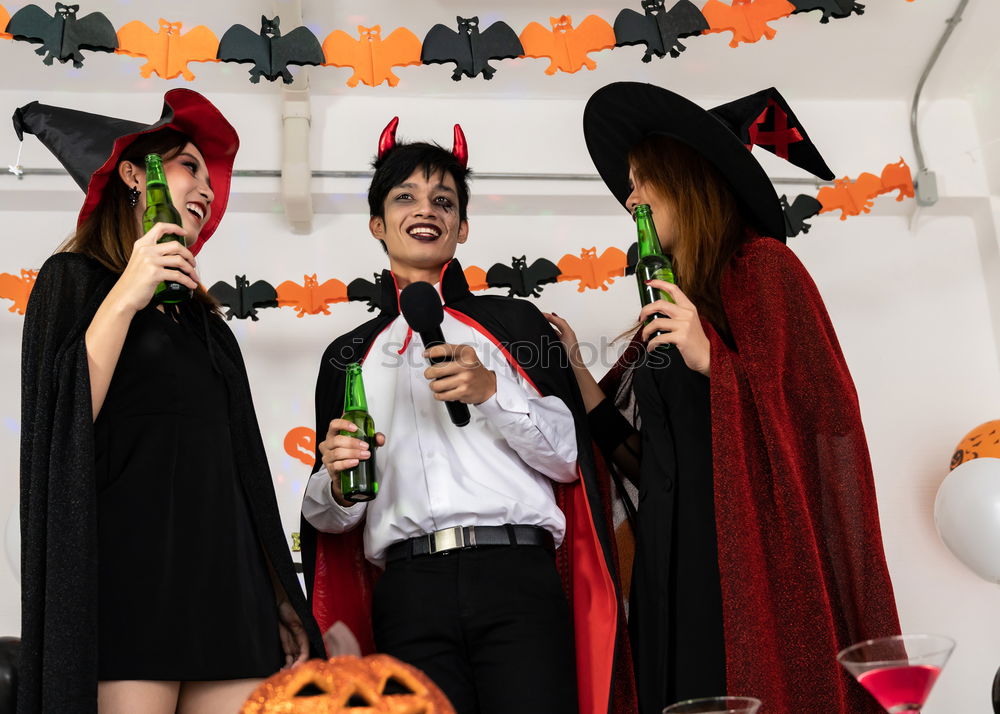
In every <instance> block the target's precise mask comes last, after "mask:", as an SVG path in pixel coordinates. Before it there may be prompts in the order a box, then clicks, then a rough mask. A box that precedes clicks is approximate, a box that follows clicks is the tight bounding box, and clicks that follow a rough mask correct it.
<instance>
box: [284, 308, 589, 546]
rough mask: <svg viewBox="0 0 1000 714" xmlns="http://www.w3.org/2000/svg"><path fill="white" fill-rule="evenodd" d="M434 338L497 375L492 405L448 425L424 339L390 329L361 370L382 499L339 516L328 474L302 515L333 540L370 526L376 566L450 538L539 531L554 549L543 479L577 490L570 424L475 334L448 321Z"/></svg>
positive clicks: (557, 528)
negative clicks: (405, 546) (487, 531)
mask: <svg viewBox="0 0 1000 714" xmlns="http://www.w3.org/2000/svg"><path fill="white" fill-rule="evenodd" d="M441 330H442V332H443V334H444V338H445V341H446V342H448V343H450V344H468V345H472V346H473V347H474V348H475V350H476V354H477V355H478V356H479V360H480V362H482V363H483V365H484V366H485V367H486V368H487V369H490V370H492V371H493V372H494V373H495V374H496V381H497V391H496V394H494V395H493V396H492V397H490V398H489V399H487V400H486V401H485V402H483V403H482V404H480V405H478V406H473V405H470V406H469V411H470V414H471V417H472V418H471V421H470V422H469V424H467V425H466V426H464V427H457V426H455V425H453V424H452V423H451V420H450V418H449V416H448V411H447V409H446V407H445V405H444V403H443V402H439V401H437V400H435V399H434V397H433V393H432V392H431V389H430V382H429V381H428V380H427V379H426V378H425V377H424V374H423V373H424V370H425V369H427V367H428V363H427V360H426V358H424V357H423V356H422V355H421V353H422V352H423V350H424V345H423V343H422V341H421V339H420V336H419V335H418V334H417V333H414V332H412V331H410V329H409V326H408V325H407V324H406V321H405V320H404V319H403V318H402V317H397V318H396V320H395V321H394V322H392V323H391V324H390V325H389V327H388V328H387V329H385V330H384V331H383V332H382V333H381V334H380V335H379V336H378V337H376V339H375V342H374V344H373V345H372V346H371V349H370V350H369V352H368V356H367V357H366V358H365V361H364V363H363V375H364V381H365V392H366V396H367V398H368V411H369V413H370V414H371V416H372V418H373V419H374V420H375V427H376V431H381V432H383V433H384V434H385V438H386V443H385V446H383V447H380V448H379V449H378V450H377V451H376V452H375V472H376V478H377V479H378V483H379V491H378V496H377V497H376V498H375V499H374V500H372V501H368V502H365V503H357V504H355V505H353V506H351V507H349V508H344V507H343V506H340V505H339V504H338V503H337V502H336V501H334V499H333V494H332V492H331V484H330V477H329V475H328V473H327V470H326V468H325V467H323V468H321V469H320V470H319V471H317V472H316V473H314V474H313V475H312V476H311V477H310V479H309V483H308V485H307V487H306V493H305V497H304V498H303V502H302V513H303V515H304V516H305V518H306V520H308V521H309V523H311V524H312V526H313V527H314V528H316V529H317V530H320V531H324V532H328V533H342V532H344V531H348V530H350V529H351V528H354V527H355V526H356V525H357V524H358V522H359V521H360V520H361V518H362V516H364V515H367V518H366V520H365V533H364V543H365V556H366V557H367V558H368V560H369V561H371V562H373V563H375V564H377V565H382V564H383V562H384V559H385V551H386V548H388V547H389V546H390V545H392V544H393V543H396V542H398V541H401V540H405V539H408V538H412V537H414V536H419V535H423V534H426V533H431V532H433V531H437V530H441V529H443V528H450V527H453V526H476V525H503V524H505V523H514V524H518V525H534V526H541V527H543V528H545V529H547V530H548V531H550V532H551V533H552V535H553V538H554V539H555V543H556V546H557V547H558V546H559V544H561V543H562V539H563V535H564V533H565V530H566V519H565V517H564V516H563V513H562V511H561V510H560V509H559V507H558V506H557V505H556V502H555V496H554V493H553V490H552V484H551V482H550V479H551V480H552V481H558V482H561V483H569V482H571V481H573V480H575V479H576V478H577V468H576V456H577V449H576V430H575V425H574V422H573V415H572V414H571V412H570V411H569V408H568V407H567V406H566V405H565V404H564V403H563V401H562V400H561V399H560V398H559V397H555V396H548V397H542V396H540V395H539V394H538V392H537V391H536V390H535V389H534V387H532V386H531V385H530V384H529V383H528V382H526V381H525V380H524V379H523V378H522V377H521V376H520V375H519V374H518V373H517V372H516V371H515V370H514V369H513V368H512V367H511V365H510V364H509V363H508V362H507V360H506V358H505V357H504V355H503V353H502V352H501V351H500V350H499V349H498V348H497V347H496V346H495V345H494V344H493V343H492V342H491V341H490V340H489V339H488V338H487V337H486V336H485V335H483V334H482V333H480V332H479V331H478V330H476V329H475V328H473V327H471V326H469V325H466V324H464V323H463V322H460V321H459V320H457V319H456V318H455V317H453V316H452V315H450V314H449V313H447V312H445V316H444V322H443V323H442V324H441ZM320 426H321V427H322V425H320ZM317 438H319V439H324V438H325V434H317Z"/></svg>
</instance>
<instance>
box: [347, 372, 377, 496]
mask: <svg viewBox="0 0 1000 714" xmlns="http://www.w3.org/2000/svg"><path fill="white" fill-rule="evenodd" d="M341 419H346V420H347V421H349V422H351V423H352V424H354V425H355V426H356V427H358V430H357V431H354V432H351V431H341V432H340V433H341V434H342V435H343V436H353V437H354V438H356V439H361V440H363V441H366V442H368V451H369V452H370V453H371V456H369V457H368V459H366V460H364V461H360V460H359V461H358V465H357V466H355V467H354V468H350V469H347V470H346V471H341V472H340V491H341V493H342V494H343V495H344V500H345V501H350V502H351V503H359V502H361V501H370V500H372V499H373V498H375V496H376V494H377V493H378V481H377V480H376V478H375V421H374V420H373V419H372V418H371V415H370V414H369V413H368V400H367V399H366V398H365V383H364V381H363V380H362V379H361V365H360V364H358V363H357V362H355V363H353V364H349V365H347V384H346V385H345V386H344V416H342V417H341Z"/></svg>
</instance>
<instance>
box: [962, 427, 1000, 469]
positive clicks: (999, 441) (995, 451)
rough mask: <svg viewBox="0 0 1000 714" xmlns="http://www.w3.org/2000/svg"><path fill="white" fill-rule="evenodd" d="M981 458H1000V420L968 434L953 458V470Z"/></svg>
mask: <svg viewBox="0 0 1000 714" xmlns="http://www.w3.org/2000/svg"><path fill="white" fill-rule="evenodd" d="M980 457H993V458H1000V419H995V420H993V421H988V422H986V423H985V424H980V425H979V426H977V427H976V428H975V429H973V430H972V431H970V432H969V433H968V434H966V435H965V438H964V439H962V440H961V441H960V442H959V443H958V446H956V447H955V452H954V453H953V454H952V456H951V468H953V469H954V468H956V467H958V466H961V465H962V464H964V463H965V462H966V461H972V459H978V458H980Z"/></svg>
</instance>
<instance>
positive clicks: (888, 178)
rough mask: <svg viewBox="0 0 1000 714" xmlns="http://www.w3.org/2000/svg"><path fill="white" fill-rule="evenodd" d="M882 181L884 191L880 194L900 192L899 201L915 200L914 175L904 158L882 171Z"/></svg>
mask: <svg viewBox="0 0 1000 714" xmlns="http://www.w3.org/2000/svg"><path fill="white" fill-rule="evenodd" d="M880 179H881V181H882V190H881V191H880V192H879V193H892V192H893V191H899V193H898V194H896V200H897V201H902V200H903V199H904V198H913V175H912V174H911V173H910V167H909V166H908V165H907V163H906V162H905V161H903V159H902V158H900V159H899V161H897V162H896V163H894V164H886V165H885V168H883V169H882V176H881V177H880Z"/></svg>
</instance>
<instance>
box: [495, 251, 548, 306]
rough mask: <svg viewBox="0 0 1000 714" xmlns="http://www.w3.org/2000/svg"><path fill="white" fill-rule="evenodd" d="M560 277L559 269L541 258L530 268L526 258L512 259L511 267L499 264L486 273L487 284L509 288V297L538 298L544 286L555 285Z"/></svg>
mask: <svg viewBox="0 0 1000 714" xmlns="http://www.w3.org/2000/svg"><path fill="white" fill-rule="evenodd" d="M558 277H559V268H558V267H556V265H555V263H553V262H552V261H551V260H547V259H545V258H539V259H538V260H536V261H535V262H534V263H532V264H531V265H530V266H529V265H528V263H527V261H526V260H525V256H523V255H522V256H521V257H520V258H511V264H510V265H504V264H503V263H497V264H495V265H494V266H493V267H492V268H490V269H489V272H487V273H486V284H487V285H489V286H490V287H491V288H509V289H510V292H508V293H507V295H508V297H513V296H514V295H517V296H518V297H538V296H539V295H541V294H542V286H543V285H547V284H548V283H554V282H555V281H556V279H557V278H558Z"/></svg>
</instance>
